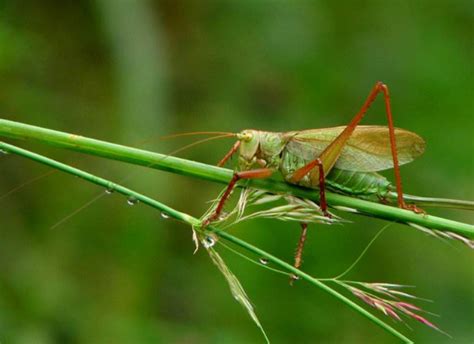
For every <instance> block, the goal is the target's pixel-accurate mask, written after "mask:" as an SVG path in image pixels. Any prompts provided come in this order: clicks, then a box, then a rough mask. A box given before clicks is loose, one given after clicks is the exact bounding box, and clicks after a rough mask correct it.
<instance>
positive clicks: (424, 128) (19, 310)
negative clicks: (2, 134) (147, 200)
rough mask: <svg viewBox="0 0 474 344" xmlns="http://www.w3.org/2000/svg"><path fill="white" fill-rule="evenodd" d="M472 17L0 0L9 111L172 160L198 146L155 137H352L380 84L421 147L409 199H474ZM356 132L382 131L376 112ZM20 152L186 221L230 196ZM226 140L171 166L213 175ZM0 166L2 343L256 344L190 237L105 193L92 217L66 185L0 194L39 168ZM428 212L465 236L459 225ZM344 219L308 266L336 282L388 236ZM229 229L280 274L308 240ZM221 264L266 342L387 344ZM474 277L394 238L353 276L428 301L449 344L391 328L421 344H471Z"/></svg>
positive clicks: (270, 281)
mask: <svg viewBox="0 0 474 344" xmlns="http://www.w3.org/2000/svg"><path fill="white" fill-rule="evenodd" d="M473 16H474V6H473V3H472V1H469V0H465V1H464V0H454V1H447V0H446V1H441V0H435V1H432V0H423V1H422V0H418V1H402V0H399V1H398V0H389V1H376V0H362V1H346V2H339V1H296V2H292V3H290V2H286V1H268V0H267V1H247V0H245V1H180V0H177V1H145V0H136V1H125V0H118V1H114V0H96V1H64V2H60V1H31V0H30V1H28V0H27V1H13V0H7V1H5V0H4V1H2V2H0V80H1V83H0V85H1V86H0V114H1V116H2V118H6V119H12V120H17V121H21V122H25V123H29V124H35V125H39V126H42V127H47V128H52V129H58V130H63V131H67V132H74V133H77V134H82V135H85V136H90V137H96V138H101V139H105V140H110V141H113V142H117V143H123V144H128V145H133V146H137V147H144V148H148V149H154V150H156V151H158V152H162V153H166V152H169V151H171V150H172V149H174V148H177V147H180V146H183V145H184V144H186V143H189V142H190V141H189V140H184V139H176V140H174V141H172V142H165V141H160V140H159V139H158V138H159V137H160V136H161V135H165V134H170V133H175V132H185V131H195V130H219V131H222V130H223V131H233V132H235V131H239V130H241V129H244V128H261V129H266V130H274V131H286V130H295V129H304V128H316V127H325V126H335V125H343V124H345V123H347V122H348V121H349V120H350V119H351V116H352V115H353V114H354V113H355V112H356V111H357V110H358V109H359V107H360V106H361V104H362V102H363V100H364V99H365V97H366V95H367V94H368V92H369V90H370V88H371V87H372V86H373V84H374V83H375V81H377V80H383V81H384V82H386V83H387V84H388V85H389V86H390V88H391V92H392V105H393V112H394V115H395V123H396V125H397V126H399V127H403V128H407V129H410V130H412V131H415V132H417V133H419V134H420V135H421V136H423V137H424V138H425V139H426V142H427V151H426V153H425V154H424V156H423V157H422V158H420V159H419V160H417V161H416V162H413V163H412V164H410V165H408V166H404V167H403V168H402V175H403V178H404V185H405V189H406V191H407V192H409V193H412V194H418V195H430V196H439V197H449V198H461V199H474V190H473V183H472V180H473V176H474V164H473V148H474V140H473V138H472V133H473V132H474V120H473V110H474V103H473V101H474V97H473V87H472V85H473V84H474V78H473V38H474V32H473ZM364 123H366V124H369V123H370V124H384V123H385V117H384V112H383V104H382V102H381V101H380V100H379V101H377V103H376V104H374V106H373V108H372V109H371V111H370V115H368V116H367V118H366V120H364ZM11 142H13V141H11ZM19 144H20V145H21V146H23V147H28V148H31V149H34V150H35V151H37V152H41V153H44V154H46V155H48V156H51V157H54V158H56V159H58V160H60V161H63V162H67V163H70V164H73V165H74V166H77V167H80V168H83V169H86V170H88V171H91V172H93V173H96V174H98V175H100V176H104V177H106V178H111V179H112V180H116V181H119V180H121V179H123V178H127V179H126V184H127V185H128V186H130V187H133V188H135V189H137V190H138V191H143V192H145V193H146V194H148V195H150V196H152V197H155V198H156V199H158V200H160V201H162V202H164V203H166V204H168V205H170V206H172V207H175V208H177V209H179V210H183V211H185V212H188V213H190V214H193V215H196V216H199V215H201V214H202V213H203V212H204V211H205V209H206V208H207V206H208V204H207V203H206V202H207V201H208V200H210V199H212V198H214V197H215V196H216V194H217V193H218V192H219V191H220V190H221V188H222V186H221V185H216V184H212V183H209V182H203V181H200V180H194V179H190V178H188V177H182V176H176V175H172V174H168V173H165V172H158V171H150V170H147V169H145V168H139V167H134V166H131V165H126V164H123V163H117V162H112V161H105V160H103V159H100V158H96V157H88V156H85V155H80V154H77V153H72V152H67V151H62V150H58V149H55V148H51V147H47V146H42V145H39V144H30V143H27V142H21V143H19ZM231 144H232V142H231V141H225V140H224V141H215V142H213V143H209V144H206V145H202V146H198V147H196V148H194V149H192V150H189V151H186V152H183V153H182V154H180V155H181V156H183V157H187V158H190V159H195V160H198V161H203V162H208V163H216V162H217V161H218V160H219V159H220V158H221V157H222V155H223V154H224V153H225V152H226V151H227V150H228V148H229V146H230V145H231ZM0 165H1V178H0V233H1V239H0V341H2V343H260V342H263V339H262V337H261V335H260V333H259V331H258V329H257V328H256V327H255V326H254V324H253V323H252V322H251V320H250V319H249V317H248V315H247V314H246V312H245V311H244V310H243V309H241V307H240V305H238V304H237V303H236V302H235V301H234V300H233V298H232V296H231V295H230V292H229V290H228V287H227V284H226V282H225V280H224V279H223V277H222V275H221V274H220V273H219V271H218V270H217V269H216V268H215V266H213V265H212V263H211V262H210V260H209V258H208V256H207V255H206V253H205V252H204V251H202V250H201V251H200V252H199V253H198V254H196V255H193V254H192V252H193V249H194V247H193V244H192V242H191V231H190V228H189V227H187V226H186V225H184V224H181V223H178V222H174V221H171V220H168V221H165V220H163V219H161V218H160V216H159V214H158V213H157V212H156V211H154V210H151V209H149V208H147V207H145V206H140V205H138V206H135V207H129V206H127V204H126V202H125V200H124V198H123V197H121V196H119V195H116V194H114V195H111V196H107V197H101V198H100V199H98V200H97V201H95V202H93V203H91V204H88V202H89V201H90V200H91V199H93V198H94V197H97V195H98V194H101V193H102V192H103V190H99V189H98V188H97V187H96V186H94V185H89V184H88V183H86V182H84V181H82V180H79V179H78V178H73V177H71V176H68V175H64V174H61V173H59V172H56V173H52V174H48V175H47V176H45V177H43V178H41V179H38V180H37V181H35V182H33V183H30V184H28V185H26V186H25V187H23V188H22V189H21V190H18V191H16V192H14V193H10V194H8V195H7V193H8V192H9V190H11V189H13V188H15V187H17V186H19V185H21V184H23V183H25V182H28V181H31V180H32V179H35V178H37V177H39V176H42V175H44V174H46V173H48V172H49V171H50V170H49V169H48V168H46V167H43V166H40V165H39V164H37V163H34V162H31V161H27V160H25V159H22V158H19V157H15V156H3V157H1V159H0ZM387 176H390V178H391V173H390V172H388V174H387ZM3 195H4V196H3ZM87 204H88V206H86V207H84V206H85V205H87ZM82 208H83V209H82ZM81 209H82V210H81ZM78 210H80V211H78ZM430 212H432V213H434V214H439V215H442V216H447V217H449V218H452V219H455V220H459V221H465V222H471V223H472V222H473V215H472V213H469V212H463V211H440V210H436V211H435V210H432V211H430ZM343 215H344V217H346V218H348V219H350V220H352V221H353V223H351V224H348V225H345V226H343V227H336V228H335V227H328V226H311V228H310V233H309V239H308V242H307V246H306V252H305V263H304V269H305V270H306V271H308V272H310V273H311V274H313V275H315V276H320V277H328V276H333V275H335V274H337V273H339V272H341V271H342V270H344V269H345V268H346V267H347V266H348V265H350V264H351V263H352V262H353V261H354V259H355V258H356V257H357V256H358V254H359V253H360V252H361V251H362V250H363V248H364V247H365V245H366V244H367V243H368V241H369V240H370V239H371V238H372V237H373V236H374V235H375V233H376V232H377V231H378V230H379V229H380V228H381V227H382V226H383V225H384V222H383V221H379V220H374V219H367V218H363V217H350V216H347V214H343ZM231 231H232V233H233V234H235V235H237V236H239V237H241V238H244V239H246V240H248V241H249V242H251V243H253V244H255V245H257V246H260V247H262V248H263V249H266V250H268V251H269V252H272V253H274V254H276V255H277V256H280V257H282V258H284V259H286V260H288V261H291V259H292V255H293V252H294V248H295V244H296V241H297V238H298V236H299V227H298V226H297V225H296V224H292V223H282V222H278V221H272V220H261V221H255V222H251V223H244V224H242V225H240V226H236V227H234V228H232V230H231ZM221 253H222V255H223V257H224V258H225V259H226V261H227V263H228V265H229V266H230V268H231V269H232V270H233V271H234V272H235V274H236V275H237V276H238V277H239V278H240V280H241V282H242V284H243V285H244V287H245V288H246V290H247V292H248V294H249V296H250V297H251V299H252V301H253V303H254V304H255V307H256V311H257V313H258V315H259V317H260V320H261V322H262V324H263V326H264V327H265V329H266V330H267V332H268V334H269V336H270V338H271V339H272V340H273V342H274V343H290V342H292V343H310V342H319V343H396V342H397V341H396V340H395V339H394V338H393V337H391V336H390V335H388V334H387V333H385V332H384V331H383V330H381V329H380V328H378V327H376V326H375V325H374V324H372V323H370V322H369V321H368V320H366V319H365V318H363V317H362V316H360V315H359V314H357V313H355V312H354V311H353V310H351V309H349V308H348V307H346V306H345V305H343V304H341V303H340V302H338V301H337V300H335V299H333V298H332V297H330V296H329V295H327V294H325V293H324V292H322V291H320V290H318V289H316V288H315V287H312V286H309V285H307V284H305V283H297V284H296V285H295V286H294V287H293V288H291V287H289V286H288V283H287V279H286V278H284V277H282V276H281V275H278V274H274V273H271V272H267V271H266V270H261V269H260V268H258V267H257V266H255V265H253V264H249V263H248V262H247V261H245V260H243V259H242V258H240V257H237V256H234V255H232V254H230V253H228V252H226V251H223V252H221ZM472 262H473V253H472V251H469V249H468V248H466V247H464V246H462V245H458V244H456V243H446V242H443V241H440V240H437V239H433V238H431V237H427V236H426V235H424V234H423V233H421V232H419V231H416V230H414V229H412V228H409V227H406V226H401V225H393V226H392V227H391V228H390V229H389V230H387V231H386V232H385V233H384V234H383V235H382V236H381V238H379V239H378V240H377V242H376V243H375V244H374V246H373V247H372V248H371V249H370V250H369V252H368V253H367V255H366V256H365V258H364V259H363V260H362V261H361V262H360V264H359V265H358V266H357V267H356V268H355V269H354V270H353V271H352V272H351V275H350V277H351V278H352V279H354V280H361V281H377V282H393V283H403V284H409V285H416V289H415V290H414V292H416V294H418V295H420V296H423V297H426V298H429V299H432V300H434V302H433V303H424V302H420V304H421V305H422V306H423V307H424V308H426V309H429V310H430V311H432V312H434V313H437V314H440V315H441V317H440V318H436V317H432V318H430V319H431V320H433V321H434V322H435V323H436V324H438V325H439V326H440V327H441V328H442V329H443V330H444V331H446V332H448V333H450V334H451V335H452V336H453V339H449V338H447V337H445V336H443V335H440V334H439V333H437V332H435V331H433V330H431V329H429V328H427V327H424V326H423V325H421V324H418V323H415V322H410V327H411V328H412V329H409V328H408V327H405V326H403V325H400V326H398V327H397V328H399V329H400V330H401V331H403V332H404V333H405V334H406V335H407V336H409V337H410V338H412V339H414V340H415V341H416V342H421V343H472V342H473V340H474V330H473V327H472V324H473V323H474V310H473V308H474V301H473V287H474V281H473V279H474V272H473V265H472ZM386 320H388V321H389V322H390V319H386ZM394 325H395V326H396V324H394Z"/></svg>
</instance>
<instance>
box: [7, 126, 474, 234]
mask: <svg viewBox="0 0 474 344" xmlns="http://www.w3.org/2000/svg"><path fill="white" fill-rule="evenodd" d="M0 136H3V137H9V138H14V139H23V140H34V141H37V142H41V143H46V144H50V145H54V146H57V147H60V148H67V149H71V150H74V151H79V152H83V153H87V154H91V155H96V156H100V157H104V158H108V159H113V160H119V161H123V162H128V163H131V164H135V165H142V166H146V167H150V168H154V169H158V170H163V171H168V172H172V173H177V174H182V175H186V176H191V177H195V178H200V179H205V180H209V181H213V182H217V183H222V184H227V183H228V182H229V181H230V179H231V178H232V175H233V171H232V170H229V169H225V168H220V167H217V166H212V165H207V164H203V163H199V162H195V161H190V160H186V159H180V158H176V157H173V156H168V155H163V154H159V153H155V152H151V151H147V150H142V149H137V148H132V147H128V146H123V145H118V144H114V143H110V142H106V141H101V140H96V139H91V138H87V137H84V136H80V135H74V134H69V133H65V132H60V131H56V130H51V129H45V128H40V127H36V126H32V125H27V124H23V123H19V122H13V121H8V120H4V119H0ZM0 148H1V147H0ZM243 185H248V186H250V187H254V188H258V189H263V190H267V191H270V192H275V193H279V192H283V193H289V194H292V195H294V196H297V197H302V198H307V199H311V200H314V201H316V202H317V201H318V200H319V193H318V192H315V191H314V190H311V189H306V188H301V187H298V186H294V185H290V184H288V183H285V182H280V181H275V180H270V179H260V180H251V181H248V182H245V183H241V184H240V186H243ZM326 197H327V201H328V203H329V205H330V206H333V207H337V206H340V207H346V208H352V209H355V210H356V211H357V213H358V214H361V215H366V216H370V217H375V218H380V219H384V220H389V221H395V222H399V223H405V224H406V223H414V224H417V225H420V226H423V227H428V228H431V229H437V230H440V231H449V232H454V233H457V234H460V235H463V236H465V237H467V238H469V239H474V226H473V225H470V224H466V223H461V222H457V221H453V220H449V219H445V218H441V217H436V216H432V215H422V214H415V213H414V212H412V211H408V210H404V209H400V208H396V207H393V206H387V205H383V204H380V203H375V202H369V201H365V200H361V199H358V198H355V197H349V196H344V195H340V194H335V193H331V192H327V194H326Z"/></svg>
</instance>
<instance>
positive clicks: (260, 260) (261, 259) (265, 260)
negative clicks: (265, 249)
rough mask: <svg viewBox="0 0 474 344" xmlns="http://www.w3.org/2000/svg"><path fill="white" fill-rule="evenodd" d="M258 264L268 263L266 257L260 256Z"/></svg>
mask: <svg viewBox="0 0 474 344" xmlns="http://www.w3.org/2000/svg"><path fill="white" fill-rule="evenodd" d="M259 262H260V264H262V265H268V259H267V258H265V257H262V258H260V259H259Z"/></svg>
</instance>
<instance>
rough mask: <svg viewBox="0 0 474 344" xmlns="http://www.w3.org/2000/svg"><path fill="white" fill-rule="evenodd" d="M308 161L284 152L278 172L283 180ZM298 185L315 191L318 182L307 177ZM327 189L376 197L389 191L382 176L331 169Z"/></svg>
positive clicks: (387, 183)
mask: <svg viewBox="0 0 474 344" xmlns="http://www.w3.org/2000/svg"><path fill="white" fill-rule="evenodd" d="M307 163H309V161H307V160H305V159H303V158H301V157H299V156H296V155H294V154H291V153H289V152H288V151H284V152H283V155H282V157H281V162H280V171H281V173H282V174H283V177H284V178H285V180H287V181H289V179H290V178H289V177H290V176H291V175H292V174H293V173H294V172H295V171H296V170H297V169H299V168H301V167H303V166H305V165H306V164H307ZM297 184H298V185H301V186H305V187H309V188H313V189H316V188H318V187H319V181H314V180H312V179H311V178H310V176H309V175H306V176H304V177H303V179H301V180H300V181H299V182H298V183H297ZM326 184H327V186H328V188H329V189H332V190H334V191H338V192H342V193H345V194H350V195H360V196H369V195H378V196H381V197H383V196H384V195H385V194H386V193H387V192H388V191H389V190H390V185H391V184H390V182H389V181H388V180H387V179H386V178H385V177H384V176H382V175H380V174H378V173H375V172H356V171H346V170H340V169H337V168H333V169H332V170H331V172H330V173H329V174H328V176H327V177H326Z"/></svg>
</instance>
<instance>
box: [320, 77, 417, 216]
mask: <svg viewBox="0 0 474 344" xmlns="http://www.w3.org/2000/svg"><path fill="white" fill-rule="evenodd" d="M379 93H383V96H384V101H385V112H386V114H387V122H388V129H389V130H388V131H389V137H390V148H391V151H392V159H393V170H394V174H395V185H396V190H397V201H398V206H399V207H400V208H403V209H411V210H413V211H415V212H417V213H419V212H423V211H422V210H421V209H418V208H416V206H412V205H407V204H406V203H405V201H404V200H403V190H402V180H401V175H400V166H399V163H398V154H397V145H396V139H395V127H394V125H393V117H392V110H391V106H390V95H389V91H388V87H387V85H385V84H384V83H382V82H377V83H376V84H375V86H374V87H373V88H372V90H371V91H370V93H369V96H368V97H367V99H366V101H365V102H364V104H363V105H362V107H361V109H360V110H359V112H358V113H357V114H356V115H355V116H354V118H353V119H352V120H351V122H350V123H349V125H348V126H347V127H346V128H345V129H344V130H343V131H342V132H341V133H340V134H339V135H338V136H337V137H336V138H335V139H334V141H332V142H331V143H330V144H329V145H328V146H327V147H326V148H325V149H324V151H323V152H322V153H321V155H320V156H319V159H320V160H321V162H322V164H323V167H324V173H325V174H326V175H327V174H328V173H329V172H330V171H331V169H332V168H333V167H334V164H335V163H336V161H337V159H338V158H339V155H340V154H341V151H342V149H343V148H344V146H345V144H346V142H347V140H348V139H349V137H350V136H351V134H352V133H353V132H354V130H355V128H356V127H357V126H358V125H359V123H360V121H361V120H362V118H363V117H364V116H365V114H366V113H367V110H368V109H369V107H370V106H371V105H372V103H373V102H374V100H375V99H376V98H377V95H378V94H379Z"/></svg>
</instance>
